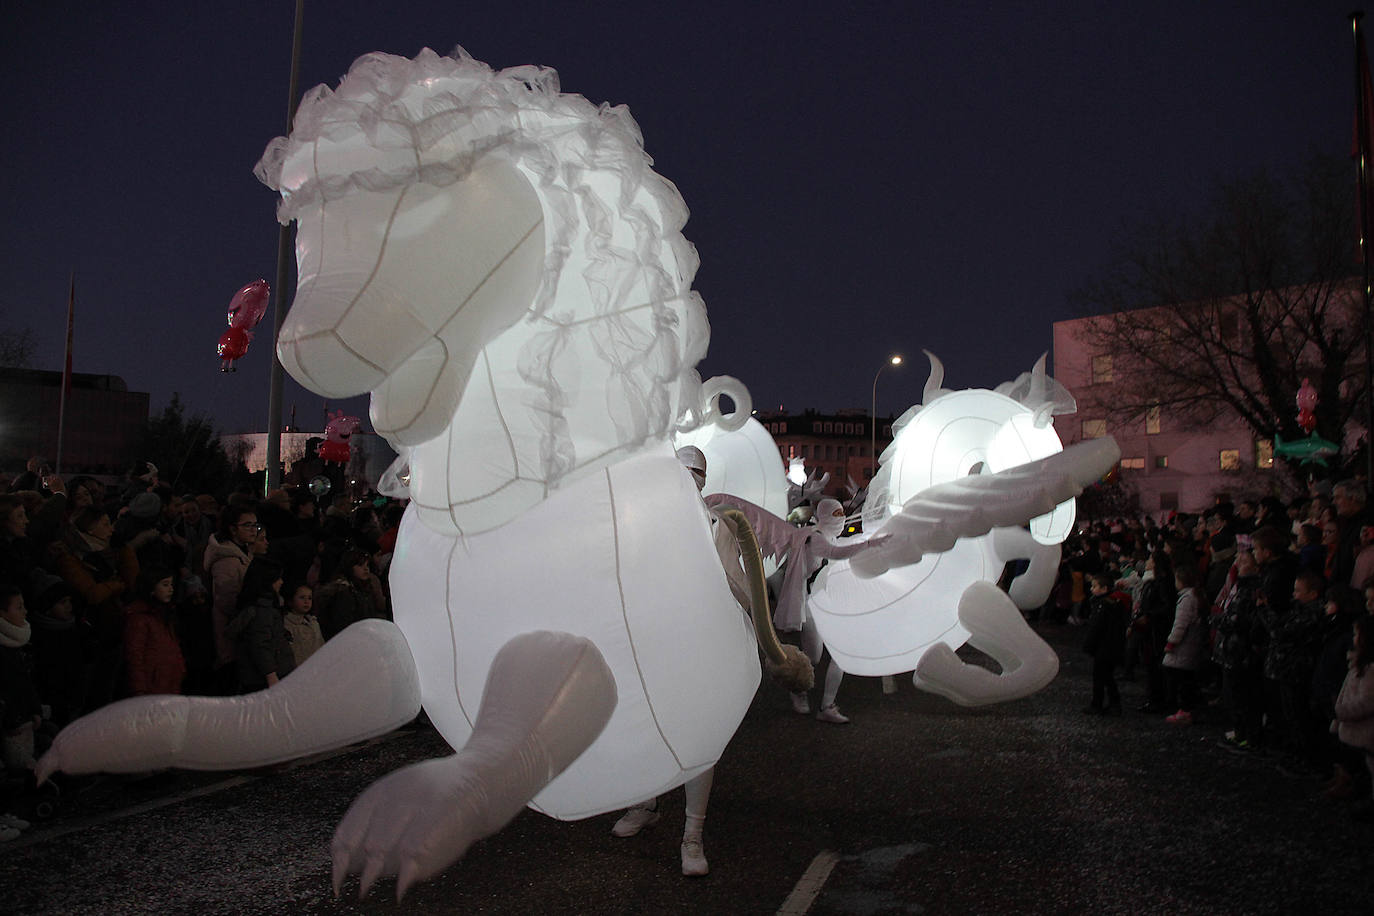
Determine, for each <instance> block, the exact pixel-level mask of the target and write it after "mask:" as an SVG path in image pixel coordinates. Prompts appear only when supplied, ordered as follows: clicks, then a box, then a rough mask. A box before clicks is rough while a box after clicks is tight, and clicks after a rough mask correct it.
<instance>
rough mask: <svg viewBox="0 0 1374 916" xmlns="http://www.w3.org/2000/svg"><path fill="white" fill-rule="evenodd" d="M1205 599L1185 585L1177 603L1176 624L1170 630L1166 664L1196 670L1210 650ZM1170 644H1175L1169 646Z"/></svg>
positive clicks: (1165, 656) (1183, 669) (1175, 607)
mask: <svg viewBox="0 0 1374 916" xmlns="http://www.w3.org/2000/svg"><path fill="white" fill-rule="evenodd" d="M1201 611H1202V598H1201V596H1199V595H1198V593H1197V589H1195V588H1185V589H1184V590H1183V591H1181V592H1179V593H1178V603H1177V604H1175V605H1174V626H1173V629H1171V630H1169V638H1168V639H1167V640H1166V643H1165V645H1166V648H1165V654H1164V667H1166V668H1178V669H1180V670H1182V671H1196V670H1197V669H1198V668H1200V667H1201V666H1202V659H1203V655H1204V653H1205V652H1206V650H1207V625H1206V623H1205V622H1204V621H1203V619H1202V616H1201ZM1169 647H1172V649H1170V648H1169Z"/></svg>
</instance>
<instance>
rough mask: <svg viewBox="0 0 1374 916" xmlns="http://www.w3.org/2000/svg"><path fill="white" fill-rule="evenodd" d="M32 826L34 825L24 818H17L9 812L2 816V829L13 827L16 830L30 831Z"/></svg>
mask: <svg viewBox="0 0 1374 916" xmlns="http://www.w3.org/2000/svg"><path fill="white" fill-rule="evenodd" d="M32 826H33V824H30V823H29V822H28V821H26V820H24V819H23V818H22V817H15V816H14V815H13V814H10V813H8V812H6V813H4V814H0V827H11V828H13V829H15V830H28V829H29V828H30V827H32Z"/></svg>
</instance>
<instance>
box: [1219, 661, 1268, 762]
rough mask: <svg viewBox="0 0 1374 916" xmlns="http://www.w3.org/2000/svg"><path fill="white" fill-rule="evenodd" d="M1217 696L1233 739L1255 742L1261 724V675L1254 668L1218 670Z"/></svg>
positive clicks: (1262, 696)
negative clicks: (1233, 731) (1219, 695)
mask: <svg viewBox="0 0 1374 916" xmlns="http://www.w3.org/2000/svg"><path fill="white" fill-rule="evenodd" d="M1221 696H1222V701H1223V702H1224V703H1225V704H1226V712H1227V714H1228V715H1229V716H1230V719H1231V721H1230V724H1231V728H1232V729H1234V730H1235V733H1236V740H1237V741H1248V742H1249V743H1251V744H1257V743H1258V742H1259V741H1260V738H1261V737H1262V729H1263V723H1264V677H1263V675H1261V674H1260V672H1259V671H1258V670H1257V669H1254V668H1223V669H1221Z"/></svg>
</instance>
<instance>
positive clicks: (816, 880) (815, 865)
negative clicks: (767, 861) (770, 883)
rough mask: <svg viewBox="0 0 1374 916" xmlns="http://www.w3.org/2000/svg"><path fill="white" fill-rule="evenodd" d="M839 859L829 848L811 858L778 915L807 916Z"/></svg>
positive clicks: (779, 909)
mask: <svg viewBox="0 0 1374 916" xmlns="http://www.w3.org/2000/svg"><path fill="white" fill-rule="evenodd" d="M838 861H840V857H839V856H838V855H836V854H835V853H833V852H831V851H830V850H828V849H823V850H821V851H820V852H819V853H817V855H816V858H814V859H812V860H811V864H810V865H808V866H807V867H806V871H805V872H803V873H802V876H801V877H800V878H798V879H797V883H796V885H795V886H793V888H792V893H790V894H788V895H787V899H786V900H784V901H783V902H782V906H781V907H779V908H778V916H805V914H806V913H807V912H808V911H810V909H811V904H813V903H815V902H816V898H817V897H819V896H820V893H821V890H822V889H823V888H824V887H825V882H826V881H827V880H829V878H830V872H831V871H832V870H833V869H834V868H835V863H836V862H838Z"/></svg>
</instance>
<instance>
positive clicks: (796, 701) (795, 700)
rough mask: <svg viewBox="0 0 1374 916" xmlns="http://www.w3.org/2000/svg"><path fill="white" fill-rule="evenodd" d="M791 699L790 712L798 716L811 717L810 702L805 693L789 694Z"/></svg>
mask: <svg viewBox="0 0 1374 916" xmlns="http://www.w3.org/2000/svg"><path fill="white" fill-rule="evenodd" d="M789 696H791V697H792V711H793V712H795V713H796V714H797V715H799V716H809V715H811V701H810V700H809V699H808V698H807V696H806V694H805V693H793V694H789Z"/></svg>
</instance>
